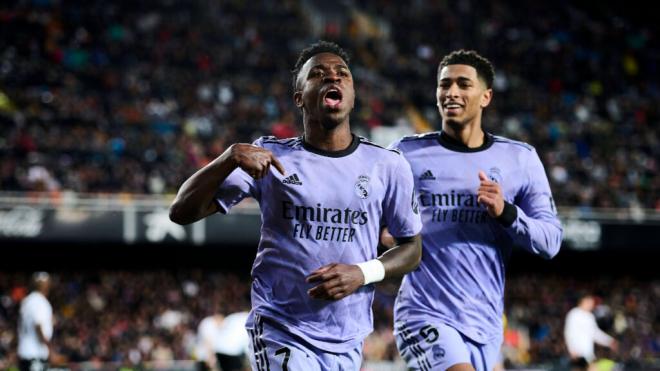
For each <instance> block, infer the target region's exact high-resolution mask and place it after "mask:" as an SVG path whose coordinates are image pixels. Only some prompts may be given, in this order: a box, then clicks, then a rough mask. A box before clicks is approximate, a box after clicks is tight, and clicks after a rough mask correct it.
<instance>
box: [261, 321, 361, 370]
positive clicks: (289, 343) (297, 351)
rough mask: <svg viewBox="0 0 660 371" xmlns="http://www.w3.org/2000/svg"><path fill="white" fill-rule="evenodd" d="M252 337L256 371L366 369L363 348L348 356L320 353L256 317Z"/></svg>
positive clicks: (322, 351)
mask: <svg viewBox="0 0 660 371" xmlns="http://www.w3.org/2000/svg"><path fill="white" fill-rule="evenodd" d="M248 335H249V336H250V365H251V366H252V370H254V371H289V370H290V371H295V370H305V371H307V370H309V371H324V370H337V371H358V370H359V369H360V366H362V345H360V346H359V347H357V348H355V349H353V350H351V351H350V352H347V353H331V352H327V351H324V350H321V349H318V348H316V347H314V346H312V345H310V344H308V343H307V342H305V341H304V340H302V339H300V338H299V337H297V336H295V335H292V334H290V333H288V332H286V330H284V329H282V328H280V327H277V326H273V325H272V320H268V319H264V318H263V317H261V316H259V315H258V314H255V318H254V326H253V328H248Z"/></svg>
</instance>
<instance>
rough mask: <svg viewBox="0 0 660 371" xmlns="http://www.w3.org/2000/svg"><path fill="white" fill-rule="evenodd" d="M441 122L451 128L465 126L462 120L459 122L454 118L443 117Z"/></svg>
mask: <svg viewBox="0 0 660 371" xmlns="http://www.w3.org/2000/svg"><path fill="white" fill-rule="evenodd" d="M443 121H444V123H445V124H447V125H449V126H451V127H462V126H464V124H465V122H464V121H463V120H459V118H458V117H456V116H444V117H443Z"/></svg>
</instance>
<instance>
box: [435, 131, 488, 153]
mask: <svg viewBox="0 0 660 371" xmlns="http://www.w3.org/2000/svg"><path fill="white" fill-rule="evenodd" d="M493 142H494V140H493V135H492V134H490V133H487V132H485V131H484V142H483V144H482V145H480V146H479V147H475V148H470V147H468V146H466V145H465V144H463V142H459V141H458V140H456V139H454V138H452V137H451V136H449V134H447V133H445V132H444V131H440V135H439V136H438V143H440V145H441V146H443V147H445V148H447V149H448V150H450V151H455V152H467V153H470V152H481V151H485V150H487V149H488V148H490V146H492V145H493Z"/></svg>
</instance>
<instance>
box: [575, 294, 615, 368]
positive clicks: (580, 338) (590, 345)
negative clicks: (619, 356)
mask: <svg viewBox="0 0 660 371" xmlns="http://www.w3.org/2000/svg"><path fill="white" fill-rule="evenodd" d="M595 305H596V300H595V298H594V297H593V296H592V295H589V294H586V295H582V296H581V297H580V300H579V302H578V305H577V306H576V307H575V308H573V309H571V310H570V311H569V312H568V314H567V315H566V322H565V325H564V341H565V342H566V348H567V349H568V353H569V356H570V357H571V369H575V370H587V369H588V368H589V365H590V364H591V363H593V362H594V361H595V360H596V354H595V352H594V343H596V344H598V345H602V346H606V347H609V348H610V349H612V350H613V351H616V350H617V349H618V342H617V341H616V339H614V338H613V337H611V336H610V335H608V334H607V333H605V332H604V331H603V330H601V329H600V328H599V327H598V323H597V322H596V316H594V314H593V313H592V312H593V310H594V307H595Z"/></svg>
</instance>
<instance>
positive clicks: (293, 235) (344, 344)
mask: <svg viewBox="0 0 660 371" xmlns="http://www.w3.org/2000/svg"><path fill="white" fill-rule="evenodd" d="M293 90H294V94H293V100H294V102H295V104H296V106H297V107H298V109H300V110H301V112H302V117H303V125H304V135H303V136H302V137H300V138H290V139H276V138H273V137H262V138H259V139H257V140H256V141H255V142H254V143H253V144H242V143H239V144H234V145H232V146H231V147H229V148H228V149H227V150H226V151H225V152H224V153H223V154H222V155H220V156H219V157H218V158H217V159H215V160H214V161H213V162H211V163H210V164H208V165H207V166H205V167H204V168H202V169H200V170H199V171H198V172H197V173H195V174H194V175H193V176H191V177H190V178H189V179H188V180H187V181H186V182H185V183H184V184H183V185H182V186H181V189H180V190H179V192H178V194H177V196H176V199H175V200H174V203H173V204H172V206H171V208H170V217H171V219H172V220H173V221H175V222H177V223H180V224H187V223H191V222H194V221H196V220H199V219H201V218H204V217H206V216H208V215H211V214H213V213H216V212H218V211H220V212H221V213H227V212H228V211H229V209H230V208H231V207H232V206H233V205H235V204H237V203H238V202H239V201H240V200H242V199H243V198H245V197H253V198H255V199H256V200H257V201H258V202H259V205H260V208H261V213H262V227H261V240H260V242H259V247H258V251H257V257H256V259H255V261H254V265H253V267H252V276H253V283H252V310H251V312H250V315H249V318H248V321H247V328H248V331H249V333H250V335H251V338H252V344H251V352H252V357H251V363H252V368H253V369H254V370H287V369H289V370H319V371H320V370H358V369H359V368H360V365H361V363H362V341H363V339H364V338H365V337H366V336H367V334H369V333H370V332H371V331H372V326H373V325H372V312H371V302H372V298H373V290H374V289H373V285H369V284H370V283H372V282H377V281H379V280H382V279H383V278H384V277H390V276H392V277H395V276H401V275H403V274H405V273H406V272H409V271H410V270H412V269H414V268H415V267H417V265H418V264H419V261H420V257H421V247H420V245H419V238H418V237H417V235H418V233H419V232H420V230H421V220H420V217H419V215H418V208H417V206H416V204H415V199H416V198H415V197H414V191H413V178H412V172H411V170H410V165H408V163H407V162H406V161H405V159H404V158H403V156H401V155H400V154H399V153H398V152H396V151H390V150H387V149H384V148H381V147H379V146H376V145H374V144H372V143H370V142H368V141H367V140H365V139H364V138H360V137H358V136H355V135H353V134H352V133H351V131H350V125H349V115H350V113H351V111H352V109H353V105H354V101H355V90H354V88H353V77H352V75H351V70H350V68H349V67H348V57H347V55H346V53H345V52H344V50H342V49H341V48H340V47H339V46H337V45H336V44H334V43H328V42H319V43H316V44H314V45H312V46H311V47H309V48H307V49H305V50H303V52H302V53H301V55H300V57H299V59H298V61H297V63H296V65H295V68H294V70H293ZM381 224H385V225H386V226H387V227H388V229H389V231H390V233H391V234H392V235H393V236H395V237H396V241H397V243H396V246H395V247H394V248H393V249H391V250H389V251H388V252H386V253H385V254H383V255H382V256H380V257H379V258H376V254H377V251H376V248H377V246H378V241H379V235H380V225H381Z"/></svg>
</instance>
